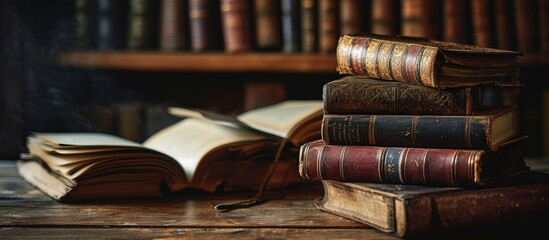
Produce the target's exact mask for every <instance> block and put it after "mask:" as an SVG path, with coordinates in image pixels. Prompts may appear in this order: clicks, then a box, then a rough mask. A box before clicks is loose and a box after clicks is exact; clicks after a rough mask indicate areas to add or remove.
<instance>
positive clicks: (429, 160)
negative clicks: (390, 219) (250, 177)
mask: <svg viewBox="0 0 549 240" xmlns="http://www.w3.org/2000/svg"><path fill="white" fill-rule="evenodd" d="M523 152H524V138H519V139H515V140H513V141H509V142H508V143H507V144H506V145H505V146H504V147H501V148H500V149H498V150H497V151H489V150H468V149H459V148H446V149H444V148H406V147H377V146H353V145H327V144H326V143H324V142H323V141H321V140H318V141H314V142H310V143H306V144H304V145H302V146H301V149H300V153H299V174H300V175H301V177H303V178H305V179H310V180H336V181H346V182H375V183H395V184H412V185H426V186H446V187H452V186H462V187H478V186H484V185H487V184H490V183H494V182H497V181H501V180H504V179H505V178H506V177H508V176H511V175H515V174H518V173H520V172H524V171H526V170H527V169H528V168H527V167H526V165H525V163H524V159H523V156H524V153H523Z"/></svg>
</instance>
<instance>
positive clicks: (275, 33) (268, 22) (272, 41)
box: [254, 0, 282, 50]
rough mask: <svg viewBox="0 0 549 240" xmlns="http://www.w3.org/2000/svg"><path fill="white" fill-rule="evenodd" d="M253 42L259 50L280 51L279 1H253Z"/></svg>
mask: <svg viewBox="0 0 549 240" xmlns="http://www.w3.org/2000/svg"><path fill="white" fill-rule="evenodd" d="M254 3H255V5H254V13H255V42H256V45H257V47H258V48H259V49H260V50H273V49H280V47H281V46H282V33H281V26H280V22H281V20H280V17H281V13H280V0H255V2H254Z"/></svg>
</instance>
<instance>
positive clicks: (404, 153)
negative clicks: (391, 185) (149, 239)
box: [399, 148, 410, 183]
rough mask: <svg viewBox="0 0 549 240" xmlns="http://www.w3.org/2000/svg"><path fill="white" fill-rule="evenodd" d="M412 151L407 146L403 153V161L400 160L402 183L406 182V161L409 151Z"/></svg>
mask: <svg viewBox="0 0 549 240" xmlns="http://www.w3.org/2000/svg"><path fill="white" fill-rule="evenodd" d="M409 151H410V149H409V148H405V149H404V152H403V153H402V155H403V156H404V157H403V158H402V161H401V162H400V166H399V169H400V172H401V173H402V174H400V182H401V183H406V181H407V180H406V161H407V160H408V152H409Z"/></svg>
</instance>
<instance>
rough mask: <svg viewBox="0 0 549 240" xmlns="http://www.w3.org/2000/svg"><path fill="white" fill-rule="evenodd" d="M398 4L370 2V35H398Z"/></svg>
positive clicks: (393, 0)
mask: <svg viewBox="0 0 549 240" xmlns="http://www.w3.org/2000/svg"><path fill="white" fill-rule="evenodd" d="M399 3H400V1H398V0H372V18H371V21H372V24H371V32H372V33H374V34H379V35H387V36H396V35H398V34H399V33H400V4H399ZM343 34H346V33H343Z"/></svg>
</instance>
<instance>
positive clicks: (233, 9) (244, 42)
mask: <svg viewBox="0 0 549 240" xmlns="http://www.w3.org/2000/svg"><path fill="white" fill-rule="evenodd" d="M249 10H250V9H249V3H248V0H221V25H222V27H223V39H224V40H225V51H226V52H230V53H232V52H244V51H249V50H251V49H252V43H251V34H250V16H249Z"/></svg>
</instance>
